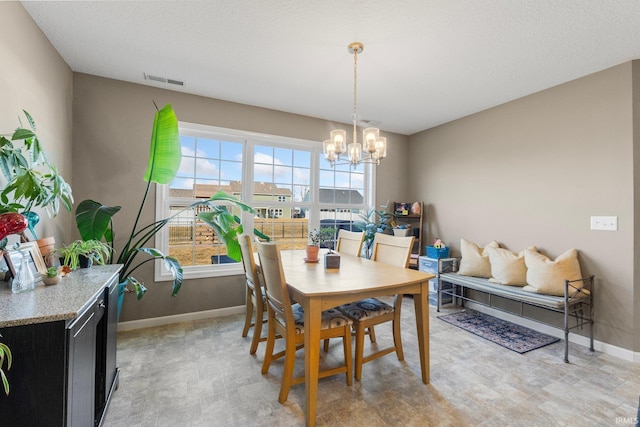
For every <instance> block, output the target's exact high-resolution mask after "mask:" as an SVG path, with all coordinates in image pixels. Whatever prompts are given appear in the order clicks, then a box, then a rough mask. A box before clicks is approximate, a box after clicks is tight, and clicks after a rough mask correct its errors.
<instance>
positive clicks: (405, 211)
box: [394, 203, 410, 216]
mask: <svg viewBox="0 0 640 427" xmlns="http://www.w3.org/2000/svg"><path fill="white" fill-rule="evenodd" d="M409 207H410V203H396V204H395V206H394V213H395V214H396V215H400V216H407V215H409Z"/></svg>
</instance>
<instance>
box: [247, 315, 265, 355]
mask: <svg viewBox="0 0 640 427" xmlns="http://www.w3.org/2000/svg"><path fill="white" fill-rule="evenodd" d="M263 318H264V305H263V304H259V303H258V304H257V305H256V323H255V326H254V328H253V338H252V339H251V348H250V349H249V354H256V350H258V343H260V338H261V336H262V323H263V321H264V320H263Z"/></svg>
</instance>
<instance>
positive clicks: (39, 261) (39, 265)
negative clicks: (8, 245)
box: [20, 242, 47, 274]
mask: <svg viewBox="0 0 640 427" xmlns="http://www.w3.org/2000/svg"><path fill="white" fill-rule="evenodd" d="M20 250H21V251H26V250H28V251H29V253H30V254H31V259H32V260H33V264H34V265H35V267H36V271H37V272H38V273H40V274H47V266H46V265H45V263H44V258H43V257H42V254H41V253H40V248H38V243H36V242H26V243H21V244H20Z"/></svg>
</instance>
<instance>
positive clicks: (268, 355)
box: [262, 319, 276, 375]
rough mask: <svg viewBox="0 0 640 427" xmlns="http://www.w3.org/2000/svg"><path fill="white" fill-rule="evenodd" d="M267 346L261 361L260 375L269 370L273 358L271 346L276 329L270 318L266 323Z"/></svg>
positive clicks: (272, 345)
mask: <svg viewBox="0 0 640 427" xmlns="http://www.w3.org/2000/svg"><path fill="white" fill-rule="evenodd" d="M267 325H268V326H267V329H268V331H269V332H268V334H267V348H266V349H265V351H264V361H263V362H262V375H264V374H266V373H267V372H269V366H270V365H271V361H272V360H273V347H274V344H275V341H276V329H275V327H274V326H273V324H272V323H271V319H269V322H268V323H267Z"/></svg>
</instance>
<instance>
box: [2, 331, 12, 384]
mask: <svg viewBox="0 0 640 427" xmlns="http://www.w3.org/2000/svg"><path fill="white" fill-rule="evenodd" d="M0 336H2V335H0ZM5 359H6V361H7V371H8V370H9V369H11V359H12V357H11V350H10V349H9V346H7V345H6V344H5V343H1V342H0V378H2V386H3V388H4V393H5V394H6V395H7V396H8V395H9V380H8V379H7V376H6V375H5V373H4V371H3V370H2V367H3V366H4V364H5Z"/></svg>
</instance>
